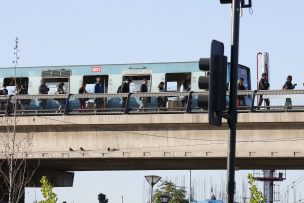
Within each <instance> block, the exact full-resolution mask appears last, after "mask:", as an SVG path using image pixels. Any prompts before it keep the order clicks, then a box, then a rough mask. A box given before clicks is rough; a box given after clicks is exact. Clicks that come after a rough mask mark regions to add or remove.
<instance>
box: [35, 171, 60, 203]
mask: <svg viewBox="0 0 304 203" xmlns="http://www.w3.org/2000/svg"><path fill="white" fill-rule="evenodd" d="M40 183H41V193H42V196H43V198H44V200H42V201H40V202H39V203H56V202H57V200H58V198H57V195H56V194H55V193H54V192H53V186H52V185H51V183H49V181H48V179H47V178H46V176H42V178H41V180H40Z"/></svg>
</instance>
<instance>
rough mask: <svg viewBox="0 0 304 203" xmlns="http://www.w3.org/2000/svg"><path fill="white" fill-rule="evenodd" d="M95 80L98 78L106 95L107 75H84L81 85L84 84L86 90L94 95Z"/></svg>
mask: <svg viewBox="0 0 304 203" xmlns="http://www.w3.org/2000/svg"><path fill="white" fill-rule="evenodd" d="M96 78H100V79H101V80H100V81H101V83H103V85H104V87H105V88H104V93H108V81H109V76H108V75H85V76H83V83H85V84H86V90H87V92H89V93H94V88H95V83H96Z"/></svg>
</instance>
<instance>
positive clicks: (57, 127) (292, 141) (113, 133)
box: [0, 112, 304, 171]
mask: <svg viewBox="0 0 304 203" xmlns="http://www.w3.org/2000/svg"><path fill="white" fill-rule="evenodd" d="M5 119H7V117H6V118H5V117H3V118H2V127H1V128H2V131H3V136H4V133H5V131H6V127H5V125H6V124H7V123H10V121H8V120H5ZM10 119H11V118H10ZM303 123H304V113H303V112H281V113H241V114H239V115H238V128H237V129H238V131H237V164H236V165H237V167H238V168H239V169H262V168H265V169H272V168H273V169H303V168H304V147H303V146H304V125H303ZM29 132H33V140H32V147H31V149H30V150H27V152H26V156H27V158H28V163H32V164H34V163H35V162H37V160H40V167H41V168H47V169H54V170H63V171H83V170H145V169H225V168H226V156H227V138H228V127H227V125H223V126H222V127H221V128H215V127H211V126H209V124H208V116H207V114H144V115H84V116H36V117H31V116H24V117H17V137H18V138H19V139H21V138H22V137H24V136H25V135H26V134H28V133H29ZM1 147H2V146H0V148H1ZM1 151H2V150H1ZM1 155H2V156H3V154H1ZM20 156H21V154H20Z"/></svg>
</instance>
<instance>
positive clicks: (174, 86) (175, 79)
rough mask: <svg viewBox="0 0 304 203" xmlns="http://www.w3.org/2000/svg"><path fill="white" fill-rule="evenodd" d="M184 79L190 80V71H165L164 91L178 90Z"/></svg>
mask: <svg viewBox="0 0 304 203" xmlns="http://www.w3.org/2000/svg"><path fill="white" fill-rule="evenodd" d="M185 79H190V80H191V73H166V91H179V90H180V87H181V86H182V84H183V81H184V80H185ZM190 83H191V82H190Z"/></svg>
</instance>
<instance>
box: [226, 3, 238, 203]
mask: <svg viewBox="0 0 304 203" xmlns="http://www.w3.org/2000/svg"><path fill="white" fill-rule="evenodd" d="M232 10H233V14H232V44H231V71H230V72H231V74H230V96H229V113H230V119H229V121H228V124H229V142H228V157H227V175H228V178H227V179H228V180H227V183H228V185H227V186H228V188H227V195H228V198H227V199H228V203H234V190H235V148H236V122H237V111H236V104H237V78H238V55H239V28H240V0H233V2H232Z"/></svg>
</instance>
